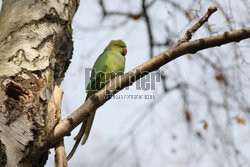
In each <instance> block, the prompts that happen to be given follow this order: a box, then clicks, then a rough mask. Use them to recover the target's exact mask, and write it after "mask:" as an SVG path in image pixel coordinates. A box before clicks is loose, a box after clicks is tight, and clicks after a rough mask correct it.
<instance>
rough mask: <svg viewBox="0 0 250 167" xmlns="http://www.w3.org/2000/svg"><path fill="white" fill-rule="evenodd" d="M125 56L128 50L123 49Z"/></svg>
mask: <svg viewBox="0 0 250 167" xmlns="http://www.w3.org/2000/svg"><path fill="white" fill-rule="evenodd" d="M123 54H124V56H125V55H126V54H127V48H123Z"/></svg>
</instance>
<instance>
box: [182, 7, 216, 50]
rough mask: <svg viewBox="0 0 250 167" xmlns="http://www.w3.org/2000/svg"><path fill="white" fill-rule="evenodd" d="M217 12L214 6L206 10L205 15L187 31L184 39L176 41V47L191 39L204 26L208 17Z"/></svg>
mask: <svg viewBox="0 0 250 167" xmlns="http://www.w3.org/2000/svg"><path fill="white" fill-rule="evenodd" d="M216 11H217V7H216V6H211V7H209V8H208V10H207V13H206V14H205V15H204V16H203V17H202V18H201V19H200V20H199V21H198V22H197V23H196V24H195V25H194V26H193V27H192V28H190V29H188V30H187V32H186V33H185V35H184V37H183V38H182V39H181V40H179V41H178V43H177V45H179V44H180V43H182V42H185V41H189V40H190V39H191V38H192V35H193V34H194V33H195V32H196V31H197V30H198V29H199V28H200V27H201V26H202V25H203V24H204V23H206V22H207V21H208V19H209V17H210V16H211V15H212V14H213V13H214V12H216Z"/></svg>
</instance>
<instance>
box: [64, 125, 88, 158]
mask: <svg viewBox="0 0 250 167" xmlns="http://www.w3.org/2000/svg"><path fill="white" fill-rule="evenodd" d="M84 131H85V123H84V122H83V123H82V126H81V129H80V131H79V133H78V134H77V136H76V137H75V138H74V140H76V142H75V145H74V147H73V148H72V150H71V151H70V153H69V155H68V156H67V160H70V158H72V156H73V155H74V153H75V151H76V149H77V147H78V145H79V143H80V141H81V138H82V136H83V134H84Z"/></svg>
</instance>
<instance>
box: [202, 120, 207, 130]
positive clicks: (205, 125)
mask: <svg viewBox="0 0 250 167" xmlns="http://www.w3.org/2000/svg"><path fill="white" fill-rule="evenodd" d="M207 126H208V124H207V122H206V121H204V123H203V129H204V130H207Z"/></svg>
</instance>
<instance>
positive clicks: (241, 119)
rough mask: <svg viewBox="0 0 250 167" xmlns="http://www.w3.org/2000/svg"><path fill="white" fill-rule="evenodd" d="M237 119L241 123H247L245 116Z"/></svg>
mask: <svg viewBox="0 0 250 167" xmlns="http://www.w3.org/2000/svg"><path fill="white" fill-rule="evenodd" d="M236 119H237V122H238V123H239V124H245V123H246V122H245V119H244V118H241V117H237V118H236Z"/></svg>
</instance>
